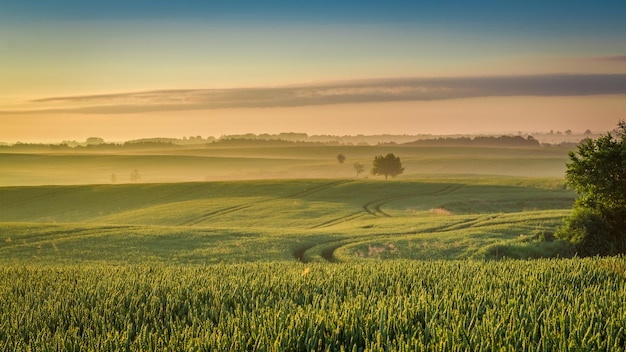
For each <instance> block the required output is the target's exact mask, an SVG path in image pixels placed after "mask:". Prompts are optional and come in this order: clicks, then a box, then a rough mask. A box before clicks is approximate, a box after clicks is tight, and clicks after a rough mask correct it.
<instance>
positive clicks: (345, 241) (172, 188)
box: [0, 178, 575, 263]
mask: <svg viewBox="0 0 626 352" xmlns="http://www.w3.org/2000/svg"><path fill="white" fill-rule="evenodd" d="M574 197H575V195H574V194H573V193H572V192H571V191H568V190H565V189H564V188H563V186H562V184H561V183H560V181H559V180H557V179H527V178H524V179H520V178H500V179H489V178H481V179H463V178H457V179H449V180H432V179H423V180H403V181H393V182H385V181H374V180H345V179H341V180H332V179H310V180H289V181H286V180H257V181H234V182H198V183H175V184H120V185H75V186H38V187H2V188H0V199H2V200H3V201H2V203H0V239H2V240H3V241H2V242H0V254H2V258H3V259H2V260H4V261H17V262H20V261H29V262H31V261H35V262H40V263H56V262H64V263H65V262H82V261H96V262H100V261H107V262H120V263H124V262H142V261H146V260H150V261H161V262H176V263H212V262H244V261H259V260H260V261H273V260H287V261H293V260H296V259H297V260H300V261H312V260H321V261H337V260H340V261H350V260H362V259H372V258H416V259H455V258H492V257H501V256H509V257H534V256H544V255H551V254H554V253H555V251H558V250H560V249H559V248H558V246H557V245H556V244H551V243H542V244H541V245H537V244H536V243H535V242H538V241H539V238H540V237H541V238H543V237H545V236H548V237H549V236H550V235H551V233H552V232H553V230H554V228H555V227H556V226H558V224H559V223H560V221H561V219H562V218H563V217H564V216H565V215H567V214H568V212H569V208H570V207H571V205H572V202H573V200H574ZM533 243H535V244H533ZM551 246H553V247H551Z"/></svg>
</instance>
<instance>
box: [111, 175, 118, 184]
mask: <svg viewBox="0 0 626 352" xmlns="http://www.w3.org/2000/svg"><path fill="white" fill-rule="evenodd" d="M115 182H117V175H116V174H111V183H115Z"/></svg>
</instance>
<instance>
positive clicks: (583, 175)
mask: <svg viewBox="0 0 626 352" xmlns="http://www.w3.org/2000/svg"><path fill="white" fill-rule="evenodd" d="M569 158H570V161H571V162H570V163H568V164H567V171H566V178H567V183H568V184H569V185H570V186H572V187H574V189H575V190H576V192H578V194H579V195H580V197H579V198H578V200H576V203H575V204H574V211H573V212H572V215H570V217H569V218H568V219H566V221H565V225H564V226H563V227H561V228H560V229H559V230H558V231H557V233H556V236H557V237H559V238H562V239H565V240H568V241H570V242H571V243H573V244H574V245H575V247H576V250H577V252H578V255H580V256H593V255H613V254H619V253H626V122H624V121H620V122H619V124H618V128H617V129H615V130H614V131H613V132H612V133H611V132H609V133H607V134H605V135H602V136H600V137H599V138H598V139H596V140H593V139H590V138H587V139H585V140H584V141H583V142H581V143H580V144H579V145H578V153H574V152H570V153H569Z"/></svg>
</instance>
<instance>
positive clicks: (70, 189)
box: [3, 186, 80, 208]
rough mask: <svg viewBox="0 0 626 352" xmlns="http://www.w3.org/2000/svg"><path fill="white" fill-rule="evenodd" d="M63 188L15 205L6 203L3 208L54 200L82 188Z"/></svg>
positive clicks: (23, 200)
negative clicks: (49, 199)
mask: <svg viewBox="0 0 626 352" xmlns="http://www.w3.org/2000/svg"><path fill="white" fill-rule="evenodd" d="M61 187H62V189H59V190H54V191H52V192H48V193H44V194H40V195H37V196H34V197H31V198H27V199H22V200H20V201H17V202H14V203H6V204H5V205H4V206H3V207H7V208H11V207H17V206H22V205H27V204H28V203H32V202H38V201H41V200H45V199H48V198H54V197H56V196H58V195H61V194H66V193H72V192H74V191H76V190H78V189H79V188H80V186H61Z"/></svg>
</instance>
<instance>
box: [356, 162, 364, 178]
mask: <svg viewBox="0 0 626 352" xmlns="http://www.w3.org/2000/svg"><path fill="white" fill-rule="evenodd" d="M354 170H355V171H356V178H359V175H360V174H361V173H363V172H364V171H365V166H363V164H361V163H359V162H356V163H354Z"/></svg>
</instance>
